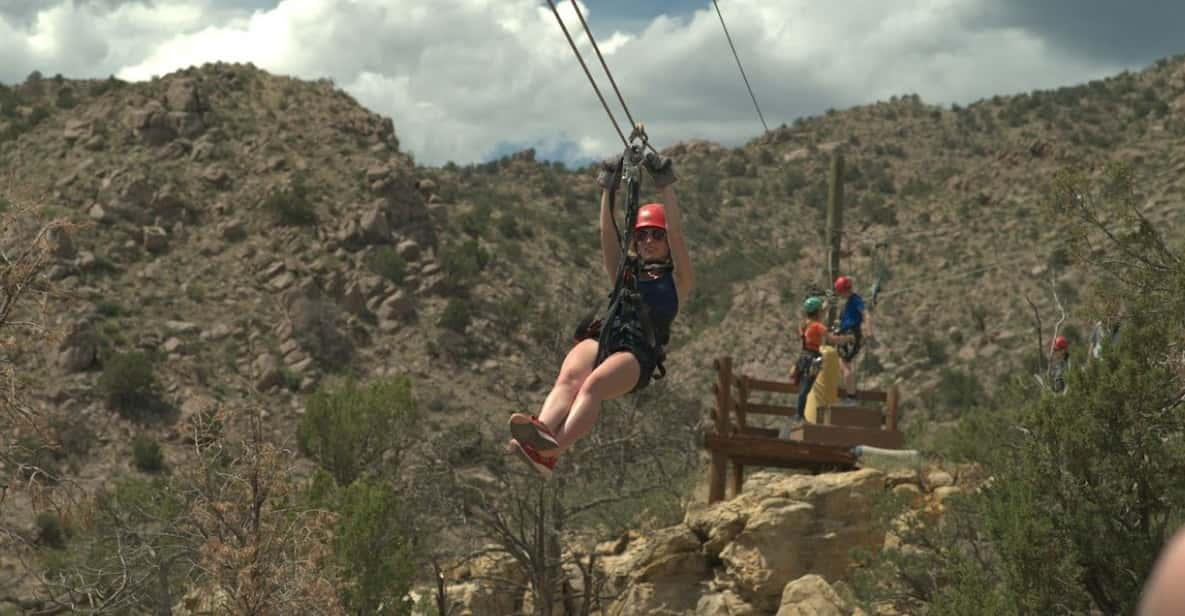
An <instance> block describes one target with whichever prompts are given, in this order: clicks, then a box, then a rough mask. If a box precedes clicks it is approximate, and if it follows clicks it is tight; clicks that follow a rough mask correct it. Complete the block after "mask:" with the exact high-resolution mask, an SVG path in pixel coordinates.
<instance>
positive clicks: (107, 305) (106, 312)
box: [95, 299, 124, 318]
mask: <svg viewBox="0 0 1185 616" xmlns="http://www.w3.org/2000/svg"><path fill="white" fill-rule="evenodd" d="M95 312H97V313H99V314H100V315H102V316H105V317H107V318H112V317H118V316H120V315H122V314H124V310H123V307H122V306H120V305H119V304H118V303H116V302H113V301H111V300H107V299H101V300H99V301H98V302H95Z"/></svg>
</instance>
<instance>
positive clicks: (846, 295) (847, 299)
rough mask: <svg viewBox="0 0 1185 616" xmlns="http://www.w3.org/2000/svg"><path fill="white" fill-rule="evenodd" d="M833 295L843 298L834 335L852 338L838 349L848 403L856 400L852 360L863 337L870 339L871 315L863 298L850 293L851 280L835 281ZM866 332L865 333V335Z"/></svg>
mask: <svg viewBox="0 0 1185 616" xmlns="http://www.w3.org/2000/svg"><path fill="white" fill-rule="evenodd" d="M835 294H836V295H838V296H839V297H841V298H843V300H844V305H843V311H841V312H840V315H839V325H837V326H836V327H835V333H836V334H839V335H848V336H851V337H852V341H851V342H850V343H847V344H844V345H842V346H840V347H838V348H837V349H836V350H837V351H838V352H839V367H840V371H841V372H842V373H843V383H844V391H845V392H846V395H847V399H848V401H849V402H850V401H852V400H855V398H856V372H855V370H854V365H853V362H852V360H853V359H855V358H856V354H857V353H859V352H860V348H861V346H862V345H863V342H864V337H865V336H866V335H867V336H868V337H869V338H871V337H872V335H873V332H872V315H871V313H868V312H866V311H865V310H864V298H862V297H860V296H859V295H858V294H856V293H855V292H854V291H852V279H851V278H849V277H847V276H840V277H838V278H836V279H835ZM865 330H867V333H865Z"/></svg>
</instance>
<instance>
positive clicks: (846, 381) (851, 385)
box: [839, 360, 856, 396]
mask: <svg viewBox="0 0 1185 616" xmlns="http://www.w3.org/2000/svg"><path fill="white" fill-rule="evenodd" d="M839 369H840V371H841V372H843V388H844V392H845V393H847V395H849V396H855V395H856V371H855V370H853V369H852V365H851V364H849V363H848V362H846V361H842V360H841V361H840V362H839Z"/></svg>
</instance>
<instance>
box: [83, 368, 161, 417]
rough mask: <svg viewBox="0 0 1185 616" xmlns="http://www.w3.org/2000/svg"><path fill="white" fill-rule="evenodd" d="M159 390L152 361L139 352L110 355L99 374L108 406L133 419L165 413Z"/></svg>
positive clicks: (101, 387)
mask: <svg viewBox="0 0 1185 616" xmlns="http://www.w3.org/2000/svg"><path fill="white" fill-rule="evenodd" d="M159 389H160V384H159V382H158V381H157V377H156V372H155V371H154V370H153V369H152V362H151V361H150V360H149V358H148V356H147V355H145V354H144V353H142V352H140V351H132V352H128V353H116V354H115V355H113V356H111V357H110V358H108V359H107V360H106V362H105V364H104V366H103V373H102V375H100V376H99V390H100V391H101V392H102V394H103V398H104V400H106V402H107V406H108V407H109V408H111V409H112V410H114V411H117V412H119V414H120V415H123V416H124V417H128V418H131V419H147V418H150V417H153V416H156V415H159V414H160V413H161V412H162V410H163V406H164V405H163V403H162V402H161V400H160V399H159Z"/></svg>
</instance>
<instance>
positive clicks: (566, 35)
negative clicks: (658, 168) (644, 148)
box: [547, 0, 629, 147]
mask: <svg viewBox="0 0 1185 616" xmlns="http://www.w3.org/2000/svg"><path fill="white" fill-rule="evenodd" d="M547 4H548V5H550V6H551V12H552V14H554V15H555V20H556V21H558V22H559V24H560V29H561V30H563V31H564V38H566V39H568V45H570V46H571V47H572V53H574V54H576V59H577V60H579V61H580V67H581V68H583V69H584V74H585V76H586V77H588V82H589V83H591V84H592V87H593V91H595V92H596V93H597V98H599V99H600V100H601V106H602V107H604V108H605V113H607V114H609V121H610V122H612V123H613V130H615V131H617V136H618V137H620V138H621V143H622V144H623V145H625V146H626V147H629V141H627V140H626V138H625V133H622V132H621V127H620V126H618V124H617V118H615V117H613V112H612V111H611V110H610V109H609V103H606V102H605V97H604V96H602V95H601V89H600V88H598V87H597V82H596V80H595V79H593V76H592V73H591V72H589V70H588V65H587V64H585V63H584V58H583V57H581V55H580V51H579V50H578V49H576V42H575V41H573V40H572V35H571V34H569V33H568V26H566V25H564V20H563V18H562V17H560V11H559V9H557V8H556V6H555V0H547ZM573 4H575V1H573ZM583 21H584V18H583V17H582V18H581V22H583ZM589 36H590V37H591V34H590V35H589ZM593 45H594V47H595V46H596V44H595V43H594V44H593ZM597 55H598V56H599V55H600V52H599V51H598V52H597ZM602 62H603V61H602ZM608 70H609V69H608V68H606V69H605V71H606V72H608ZM610 81H612V78H610ZM613 89H614V90H616V89H617V86H616V84H615V85H614V86H613ZM617 95H618V97H620V96H621V93H620V92H618V94H617ZM622 105H623V106H624V105H625V103H624V102H623V103H622ZM626 115H629V111H626Z"/></svg>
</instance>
